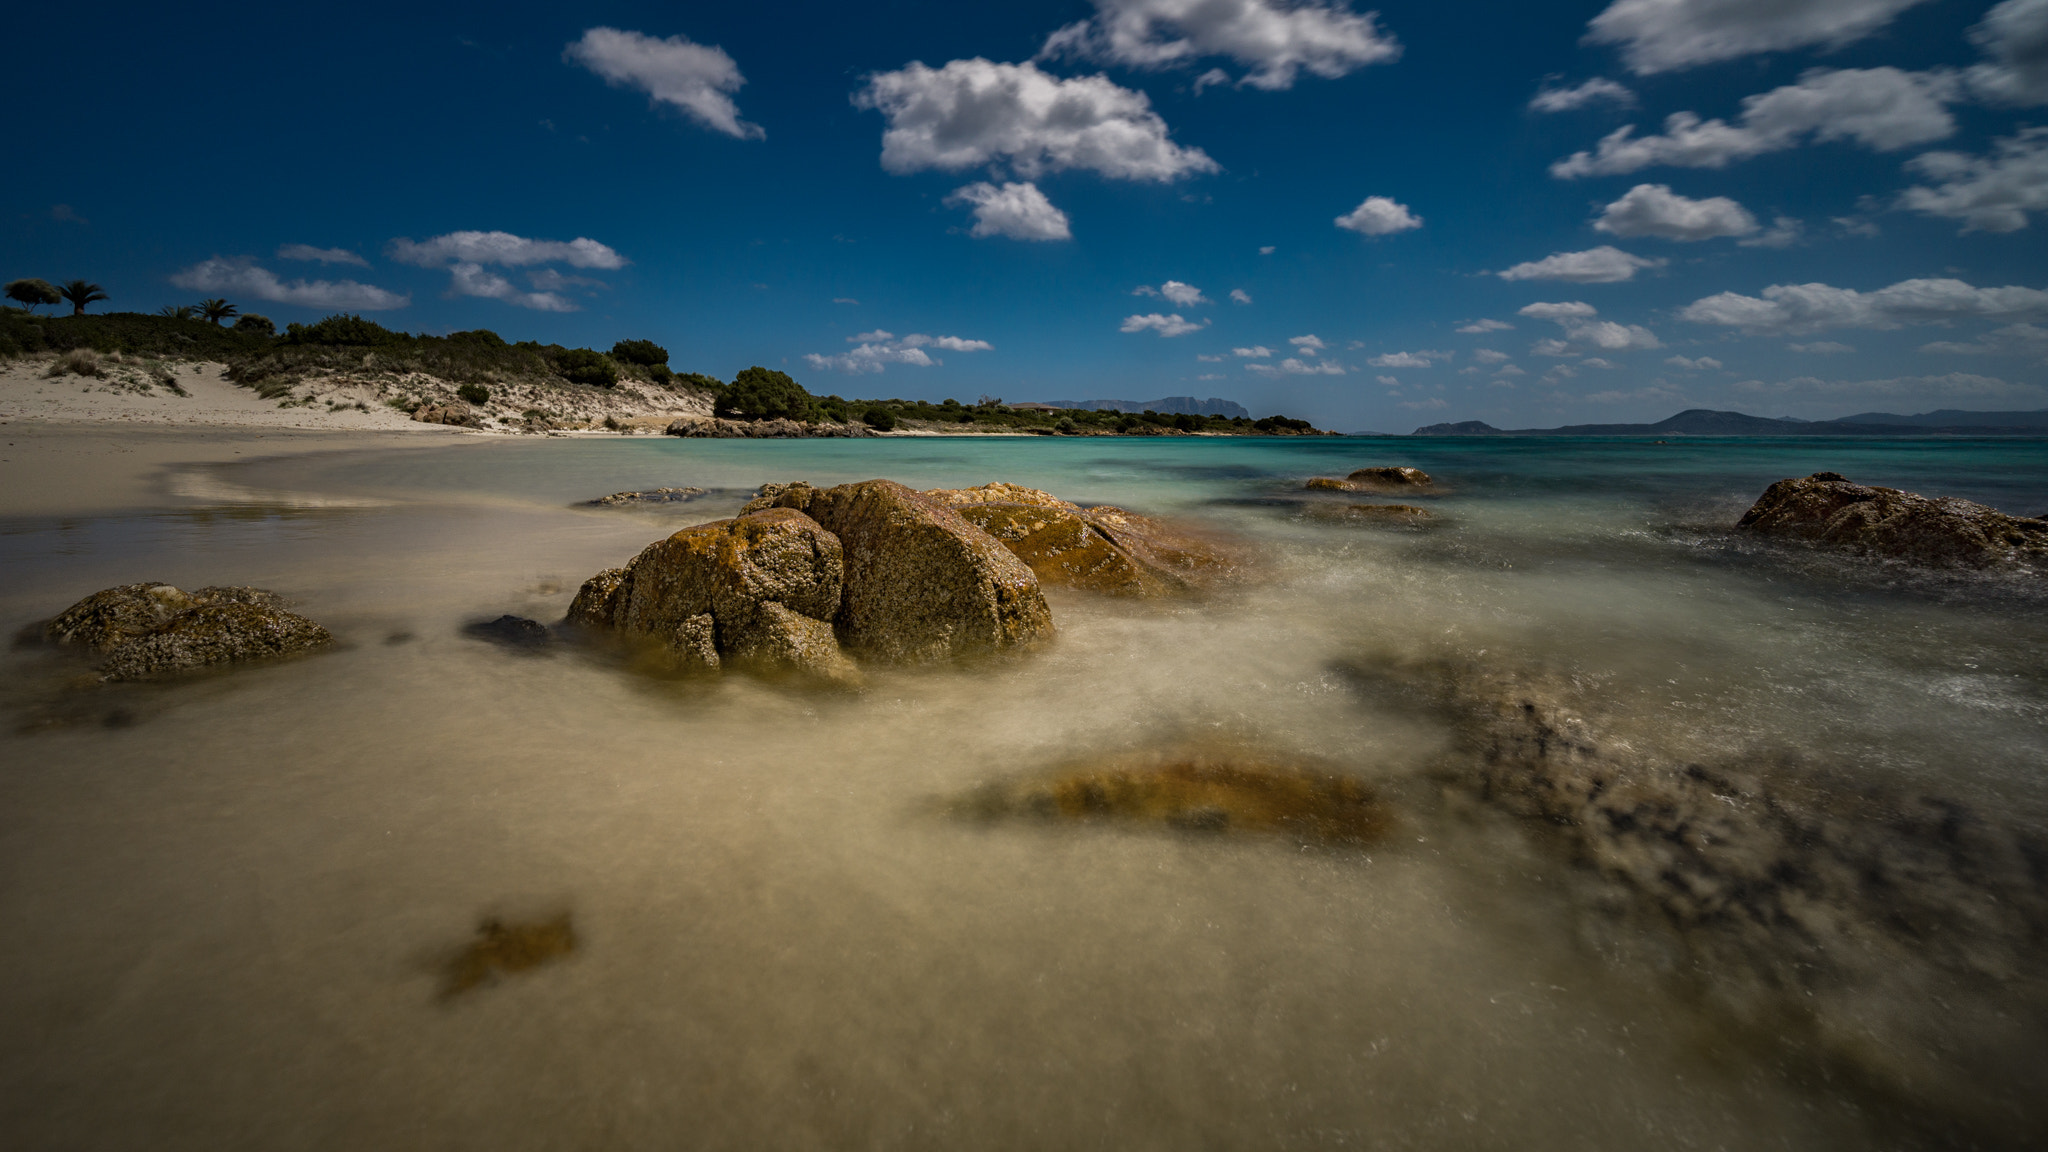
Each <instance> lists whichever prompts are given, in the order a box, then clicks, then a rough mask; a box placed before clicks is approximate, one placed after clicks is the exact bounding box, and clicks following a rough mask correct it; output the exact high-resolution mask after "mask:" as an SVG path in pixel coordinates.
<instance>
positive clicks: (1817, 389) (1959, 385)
mask: <svg viewBox="0 0 2048 1152" xmlns="http://www.w3.org/2000/svg"><path fill="white" fill-rule="evenodd" d="M1735 388H1736V389H1737V390H1738V391H1742V392H1763V393H1775V394H1780V395H1783V394H1788V393H1791V394H1797V393H1809V394H1814V395H1818V396H1823V397H1845V396H1849V397H1854V396H1877V397H1885V398H1895V397H1913V398H1919V399H1922V400H1925V401H1927V402H1929V403H1930V404H1932V405H1939V404H1942V403H1945V402H1953V401H1957V400H2005V399H2028V400H2032V399H2039V398H2041V397H2043V396H2048V389H2044V388H2042V387H2041V386H2040V385H2038V384H2016V383H2012V382H2011V381H2007V380H2001V379H1999V378H1998V377H1996V376H1978V375H1974V374H1972V373H1969V372H1950V373H1947V374H1946V375H1942V376H1893V377H1889V378H1886V379H1882V380H1823V379H1821V378H1819V377H1816V376H1795V377H1793V378H1792V379H1790V380H1781V381H1779V382H1778V383H1776V384H1766V383H1764V382H1763V381H1761V380H1744V381H1741V382H1739V383H1737V384H1736V385H1735Z"/></svg>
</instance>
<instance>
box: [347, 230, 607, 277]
mask: <svg viewBox="0 0 2048 1152" xmlns="http://www.w3.org/2000/svg"><path fill="white" fill-rule="evenodd" d="M387 251H388V253H389V254H390V256H391V258H392V259H393V260H396V261H398V262H399V263H401V264H417V265H419V266H420V267H422V268H438V267H440V266H442V265H444V264H450V263H455V262H458V261H459V262H463V263H468V264H503V265H506V266H507V267H514V268H517V267H525V266H527V265H531V264H567V265H569V266H570V267H572V268H604V269H617V268H624V267H625V266H626V263H627V261H626V258H625V257H624V256H621V255H619V254H618V253H617V252H616V251H614V250H612V249H611V248H610V247H608V246H607V245H604V244H600V243H598V242H597V241H595V240H591V239H588V238H586V237H581V236H579V237H577V238H576V239H574V240H571V241H568V242H567V243H563V242H561V241H558V240H529V239H527V238H526V237H524V236H514V235H513V234H512V233H510V232H450V233H448V234H447V235H445V236H436V237H433V238H432V239H430V240H421V241H417V242H415V241H413V240H412V239H410V238H408V237H404V236H401V237H399V238H398V239H396V240H393V241H392V242H391V243H390V244H389V245H388V246H387Z"/></svg>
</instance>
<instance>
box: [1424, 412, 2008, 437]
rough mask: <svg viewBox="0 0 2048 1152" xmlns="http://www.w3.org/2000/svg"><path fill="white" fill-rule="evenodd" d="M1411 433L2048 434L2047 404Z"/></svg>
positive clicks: (1478, 425)
mask: <svg viewBox="0 0 2048 1152" xmlns="http://www.w3.org/2000/svg"><path fill="white" fill-rule="evenodd" d="M1413 435H1416V436H2048V408H2042V409H2039V410H2036V411H2032V412H1965V411H1962V410H1960V409H1955V408H1943V409H1941V410H1939V411H1935V412H1923V413H1921V414H1919V415H1917V416H1899V415H1896V414H1893V413H1890V412H1863V413H1859V414H1857V415H1854V416H1844V417H1841V418H1840V419H1837V420H1797V419H1793V418H1792V417H1789V416H1787V417H1778V418H1775V419H1774V418H1771V417H1768V416H1749V415H1746V414H1744V413H1741V412H1715V411H1713V410H1712V409H1708V408H1690V409H1687V410H1686V411H1684V412H1680V413H1679V414H1678V415H1676V416H1672V417H1670V418H1668V419H1664V420H1659V421H1658V422H1656V423H1655V424H1567V425H1565V426H1563V427H1561V428H1495V427H1494V426H1493V425H1491V424H1487V423H1483V422H1481V421H1478V420H1462V421H1459V422H1458V423H1455V424H1428V425H1425V426H1423V427H1421V428H1417V429H1416V430H1415V431H1414V433H1413Z"/></svg>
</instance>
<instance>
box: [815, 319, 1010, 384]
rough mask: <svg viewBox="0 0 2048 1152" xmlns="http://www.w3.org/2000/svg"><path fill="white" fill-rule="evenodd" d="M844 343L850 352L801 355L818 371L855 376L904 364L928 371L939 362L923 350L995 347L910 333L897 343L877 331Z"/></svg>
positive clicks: (948, 350) (892, 337)
mask: <svg viewBox="0 0 2048 1152" xmlns="http://www.w3.org/2000/svg"><path fill="white" fill-rule="evenodd" d="M846 339H847V342H848V343H850V344H855V345H856V347H854V348H853V349H852V350H850V351H847V352H842V353H840V354H838V355H836V356H824V355H820V354H819V353H816V352H812V353H808V354H806V355H805V356H804V360H805V361H806V362H807V363H809V364H810V366H811V367H813V368H816V369H818V370H820V371H825V370H828V369H829V370H832V371H837V372H845V373H847V374H849V375H854V376H859V375H863V374H867V373H874V372H880V371H882V370H883V369H884V368H885V367H887V366H888V365H890V364H906V365H909V366H911V367H913V368H930V367H932V366H934V365H936V364H940V363H943V361H939V360H935V359H933V358H932V355H931V353H929V352H926V351H925V349H926V348H938V349H941V350H943V351H947V352H989V351H993V350H994V348H995V345H993V344H990V343H989V342H988V341H986V340H969V339H965V338H963V337H960V336H927V335H925V334H924V333H922V332H913V333H911V334H910V335H908V336H905V337H904V338H903V339H901V340H898V339H896V336H895V334H894V333H892V332H889V331H886V330H885V329H881V328H877V329H875V330H874V331H872V332H862V333H859V334H858V335H854V336H848V337H847V338H846Z"/></svg>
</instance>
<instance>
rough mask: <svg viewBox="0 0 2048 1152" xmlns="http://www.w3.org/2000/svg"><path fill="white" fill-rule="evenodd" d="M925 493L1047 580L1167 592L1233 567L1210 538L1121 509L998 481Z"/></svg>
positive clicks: (1134, 592) (1133, 592)
mask: <svg viewBox="0 0 2048 1152" xmlns="http://www.w3.org/2000/svg"><path fill="white" fill-rule="evenodd" d="M924 495H926V496H928V497H930V498H931V499H933V500H937V501H939V502H940V503H943V504H947V505H949V506H951V507H952V508H953V510H954V511H956V512H958V513H959V514H960V515H961V516H962V517H963V518H965V519H966V520H968V521H969V522H970V523H973V524H975V525H976V526H978V527H980V528H981V529H982V531H984V532H987V533H988V534H989V535H991V536H993V537H995V538H996V539H997V540H999V541H1001V542H1002V544H1003V546H1004V547H1006V548H1008V549H1009V550H1010V551H1011V552H1013V553H1015V554H1016V556H1017V557H1018V558H1019V559H1021V560H1023V561H1024V562H1025V563H1026V564H1029V565H1030V566H1031V570H1032V571H1033V572H1034V573H1036V574H1037V576H1038V579H1039V582H1040V583H1043V584H1057V585H1062V586H1065V587H1072V588H1085V589H1087V590H1089V591H1093V592H1107V593H1110V594H1112V595H1119V596H1161V595H1170V594H1175V593H1184V592H1188V591H1191V590H1192V589H1193V588H1194V586H1195V584H1194V580H1195V578H1196V577H1197V576H1200V575H1202V574H1205V573H1206V574H1212V575H1213V574H1216V573H1220V572H1221V571H1223V570H1225V569H1227V568H1229V567H1232V566H1233V565H1232V562H1231V560H1230V558H1228V557H1227V556H1226V554H1225V551H1224V549H1223V548H1222V547H1221V546H1219V545H1215V544H1213V543H1211V542H1209V541H1205V540H1199V539H1196V538H1195V537H1192V536H1188V535H1186V534H1184V533H1179V534H1177V533H1175V532H1173V531H1172V530H1171V529H1168V528H1167V527H1165V526H1164V525H1162V524H1160V523H1158V522H1157V521H1154V520H1150V519H1148V518H1146V517H1142V516H1138V515H1135V514H1133V513H1130V512H1125V511H1123V510H1122V509H1120V508H1112V507H1109V506H1107V505H1103V506H1100V507H1096V508H1082V507H1080V506H1079V505H1077V504H1071V503H1069V502H1067V501H1065V500H1061V499H1060V498H1058V497H1057V496H1053V495H1052V494H1050V493H1047V492H1041V491H1039V490H1038V489H1035V488H1024V487H1020V486H1018V485H1015V484H1002V483H996V484H984V485H982V486H980V487H978V488H954V489H933V490H931V491H928V492H926V493H924ZM1168 540H1171V541H1172V542H1173V544H1172V546H1171V547H1168V546H1167V545H1166V544H1165V543H1164V542H1165V541H1168ZM1126 541H1127V542H1128V543H1126Z"/></svg>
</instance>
